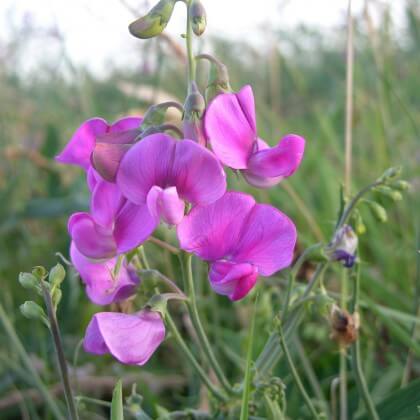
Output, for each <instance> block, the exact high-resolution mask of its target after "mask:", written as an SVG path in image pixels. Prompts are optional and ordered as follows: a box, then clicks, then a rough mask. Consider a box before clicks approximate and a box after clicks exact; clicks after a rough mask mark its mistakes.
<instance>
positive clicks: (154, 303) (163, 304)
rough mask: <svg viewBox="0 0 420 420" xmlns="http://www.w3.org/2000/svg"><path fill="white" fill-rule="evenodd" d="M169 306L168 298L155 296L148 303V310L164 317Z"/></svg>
mask: <svg viewBox="0 0 420 420" xmlns="http://www.w3.org/2000/svg"><path fill="white" fill-rule="evenodd" d="M167 306H168V298H167V297H166V296H165V295H164V294H162V295H154V296H152V297H151V298H150V299H149V301H148V302H147V303H146V308H147V309H149V310H150V311H153V312H159V313H160V314H161V315H162V316H165V314H166V308H167Z"/></svg>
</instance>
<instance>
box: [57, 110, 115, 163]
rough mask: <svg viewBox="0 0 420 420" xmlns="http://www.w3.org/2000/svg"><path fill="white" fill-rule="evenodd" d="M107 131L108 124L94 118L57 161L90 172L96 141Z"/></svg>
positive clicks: (73, 139) (84, 125) (78, 132)
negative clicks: (91, 157)
mask: <svg viewBox="0 0 420 420" xmlns="http://www.w3.org/2000/svg"><path fill="white" fill-rule="evenodd" d="M107 129H108V124H107V122H106V121H105V120H103V119H101V118H92V119H90V120H88V121H86V122H84V123H83V124H82V125H81V126H80V127H79V128H78V129H77V130H76V132H75V133H74V134H73V137H72V138H71V140H70V141H69V143H67V146H66V147H65V148H64V150H63V151H62V152H61V153H60V154H59V155H58V156H56V158H55V159H56V160H57V161H58V162H61V163H67V164H69V165H78V166H81V167H82V168H84V169H86V170H88V169H89V167H90V156H91V154H92V151H93V148H94V147H95V139H96V137H97V136H100V135H101V134H105V133H106V131H107Z"/></svg>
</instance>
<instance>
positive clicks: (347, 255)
mask: <svg viewBox="0 0 420 420" xmlns="http://www.w3.org/2000/svg"><path fill="white" fill-rule="evenodd" d="M357 244H358V239H357V235H356V234H355V233H354V230H353V229H352V227H351V226H349V225H344V226H343V227H341V228H340V229H339V230H338V232H337V233H336V234H335V236H334V238H333V240H332V241H331V243H330V244H329V245H328V246H327V248H326V250H325V253H326V254H327V255H328V257H329V258H330V260H331V261H341V262H342V263H343V265H344V267H346V268H351V267H353V265H354V263H355V261H356V250H357Z"/></svg>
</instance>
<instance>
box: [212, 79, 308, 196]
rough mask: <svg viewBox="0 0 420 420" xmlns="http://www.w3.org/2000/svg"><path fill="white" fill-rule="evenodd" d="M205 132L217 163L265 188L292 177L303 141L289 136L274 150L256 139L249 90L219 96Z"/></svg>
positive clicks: (252, 97) (252, 98)
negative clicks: (236, 170)
mask: <svg viewBox="0 0 420 420" xmlns="http://www.w3.org/2000/svg"><path fill="white" fill-rule="evenodd" d="M204 129H205V133H206V136H207V138H208V140H209V142H210V144H211V147H212V149H213V152H214V153H215V155H216V156H217V157H218V158H219V159H220V161H221V162H222V163H223V164H224V165H226V166H229V167H231V168H233V169H238V170H241V172H242V174H243V176H244V177H245V179H246V181H247V182H248V183H249V184H251V185H254V186H256V187H260V188H268V187H271V186H273V185H275V184H277V183H279V182H280V181H281V180H282V179H283V178H286V177H289V176H291V175H292V174H293V173H294V172H295V171H296V169H297V168H298V167H299V165H300V162H301V160H302V157H303V153H304V149H305V140H304V139H303V138H302V137H300V136H298V135H296V134H288V135H287V136H285V137H283V138H282V139H281V140H280V142H279V144H278V145H277V146H275V147H271V148H270V147H269V146H268V145H267V143H265V142H264V141H263V140H262V139H260V138H259V137H258V134H257V126H256V118H255V103H254V95H253V92H252V88H251V87H250V86H245V87H243V88H242V89H241V90H240V91H239V92H238V93H222V94H220V95H218V96H216V97H215V98H214V99H213V100H212V101H211V102H210V104H209V106H208V108H207V111H206V113H205V116H204Z"/></svg>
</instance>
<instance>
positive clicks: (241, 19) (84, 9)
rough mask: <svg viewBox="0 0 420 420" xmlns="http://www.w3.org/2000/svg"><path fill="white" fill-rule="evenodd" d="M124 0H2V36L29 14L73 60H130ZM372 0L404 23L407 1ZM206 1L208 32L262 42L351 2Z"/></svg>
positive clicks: (174, 24) (177, 28)
mask: <svg viewBox="0 0 420 420" xmlns="http://www.w3.org/2000/svg"><path fill="white" fill-rule="evenodd" d="M364 1H365V0H353V9H354V14H356V15H357V14H360V13H361V9H362V7H363V4H364ZM122 3H123V2H121V1H120V0H0V40H1V39H3V40H4V39H7V38H8V37H9V36H10V30H9V27H10V22H12V23H14V25H15V26H16V25H17V26H19V22H22V19H23V16H30V18H31V21H32V22H33V23H34V24H35V25H36V26H37V27H47V26H51V25H54V24H56V25H57V26H58V27H59V29H60V31H61V32H62V33H63V34H64V35H65V39H66V46H67V51H68V53H69V55H70V57H71V58H72V60H73V61H74V62H75V63H77V64H84V65H87V66H88V67H89V68H90V69H92V70H98V71H102V70H103V68H104V66H105V63H106V62H107V61H108V62H109V60H110V59H112V60H113V61H115V62H116V63H124V62H127V63H128V62H130V60H129V56H130V54H132V53H133V46H134V45H135V43H136V42H145V41H138V40H136V39H134V38H132V37H131V36H130V35H129V34H128V31H127V26H128V24H129V23H130V22H131V21H132V20H133V19H132V15H131V13H130V12H129V11H128V10H127V9H126V8H125V7H124V6H123V4H122ZM126 3H128V4H130V6H132V7H135V6H136V5H137V7H135V8H137V9H138V10H139V16H140V15H142V14H143V13H144V12H146V11H147V8H146V7H145V6H146V4H147V1H145V0H126ZM153 3H154V1H149V4H153ZM370 3H371V4H372V7H371V9H372V12H374V11H375V10H377V9H378V8H380V7H381V5H391V8H392V14H393V17H394V19H395V21H396V22H402V21H403V6H404V3H405V2H404V0H398V1H397V0H394V1H392V0H370ZM203 4H204V6H205V7H206V10H207V18H208V25H207V30H206V33H205V35H210V36H211V35H217V34H220V35H225V36H228V37H232V38H245V39H246V40H249V41H250V42H258V38H260V36H261V33H262V32H261V27H264V25H268V26H271V27H276V28H284V29H285V28H293V27H295V26H297V25H299V24H301V23H305V24H308V25H311V26H316V27H319V28H323V29H331V28H333V27H334V26H337V25H340V24H342V23H343V22H344V19H345V15H346V9H347V0H203ZM374 9H375V10H374ZM184 22H185V7H184V5H183V4H182V3H178V4H177V5H176V8H175V12H174V15H173V18H172V20H171V22H170V24H169V25H168V27H167V29H166V30H167V31H168V32H169V33H171V34H172V35H173V36H177V35H179V34H181V33H182V32H183V30H184ZM258 28H260V30H258ZM205 35H204V36H205ZM146 42H147V41H146ZM47 48H48V45H40V46H38V50H39V51H38V54H40V55H42V54H43V53H44V52H46V51H47V50H46V49H47ZM34 54H35V53H34Z"/></svg>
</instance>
